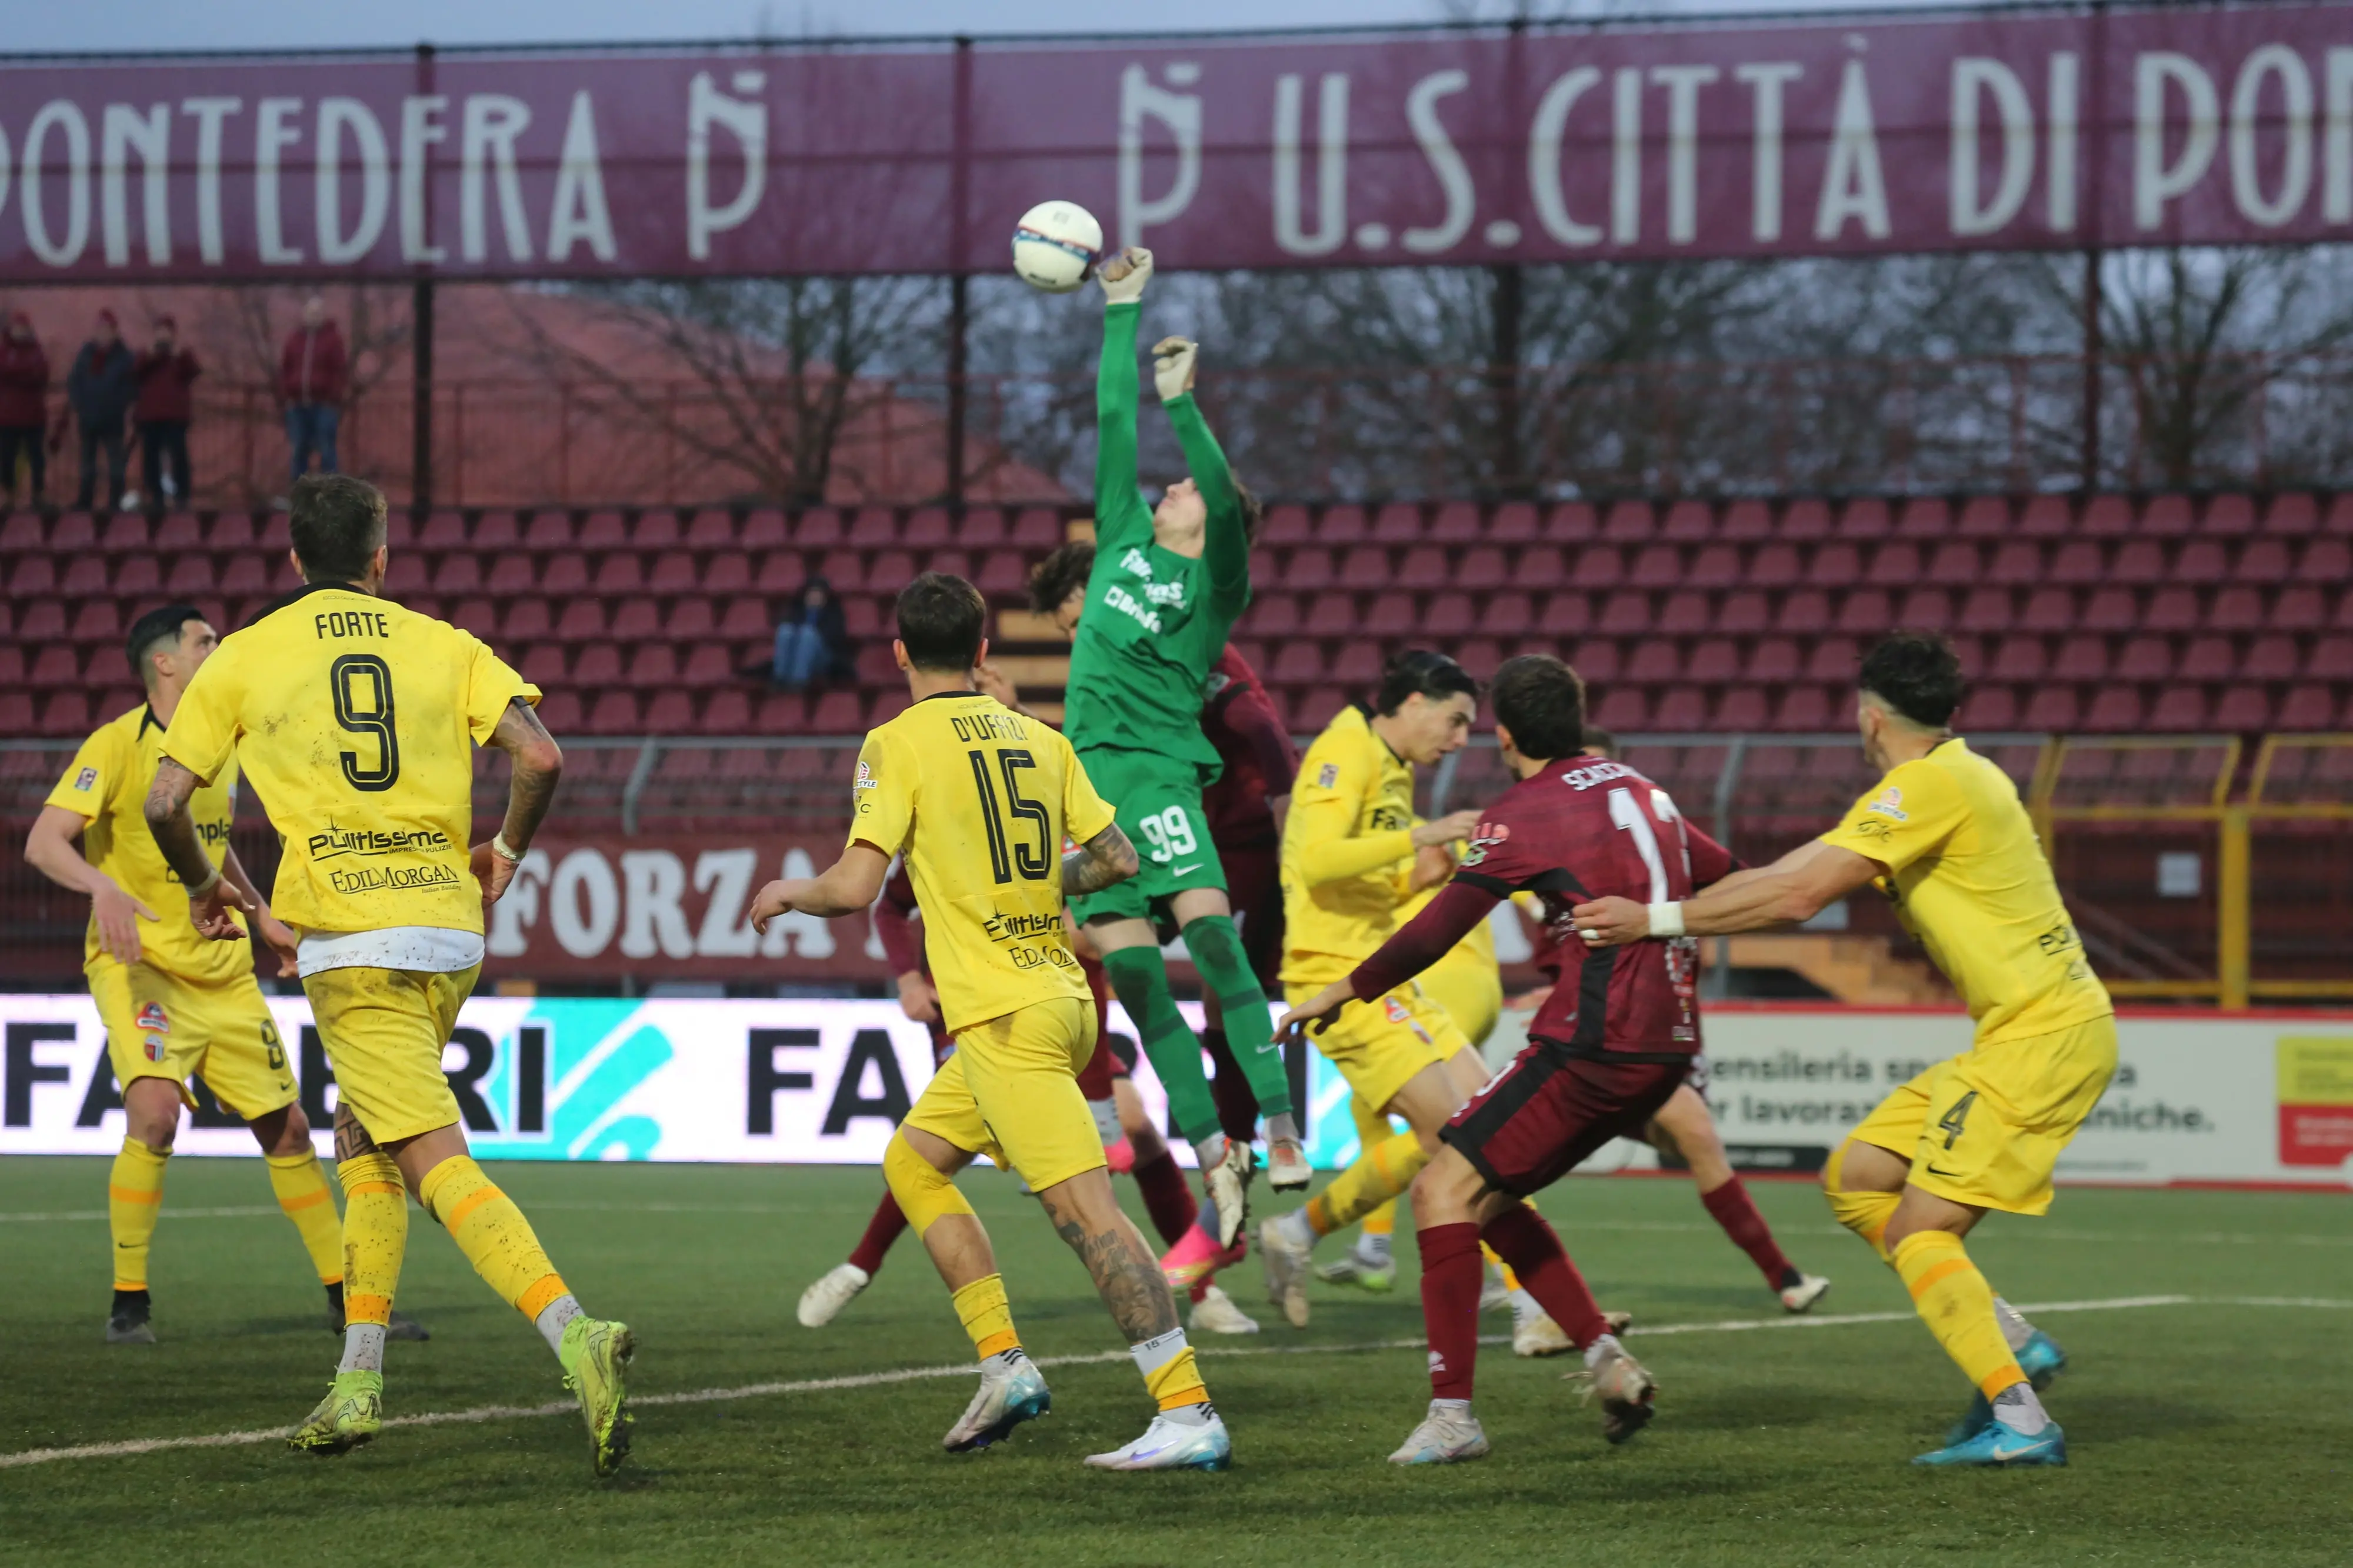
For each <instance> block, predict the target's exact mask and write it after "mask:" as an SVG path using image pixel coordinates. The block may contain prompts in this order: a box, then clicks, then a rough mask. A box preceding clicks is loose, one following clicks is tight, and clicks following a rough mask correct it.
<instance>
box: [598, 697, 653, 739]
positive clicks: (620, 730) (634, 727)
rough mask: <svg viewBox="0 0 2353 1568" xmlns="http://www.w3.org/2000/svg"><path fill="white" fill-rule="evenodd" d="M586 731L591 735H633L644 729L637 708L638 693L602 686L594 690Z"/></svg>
mask: <svg viewBox="0 0 2353 1568" xmlns="http://www.w3.org/2000/svg"><path fill="white" fill-rule="evenodd" d="M586 729H587V731H588V733H590V734H592V735H635V734H638V733H641V732H642V731H643V729H644V723H643V719H642V717H641V715H640V713H639V711H638V694H637V693H636V692H634V691H624V690H617V689H614V688H611V687H604V688H601V689H597V690H596V696H595V698H594V700H593V701H592V703H591V705H590V707H589V710H588V722H587V724H586Z"/></svg>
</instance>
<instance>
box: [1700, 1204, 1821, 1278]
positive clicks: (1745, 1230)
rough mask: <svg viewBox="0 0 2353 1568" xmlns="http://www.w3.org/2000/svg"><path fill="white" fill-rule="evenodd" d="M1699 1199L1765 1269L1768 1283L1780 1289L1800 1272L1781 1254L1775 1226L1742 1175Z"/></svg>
mask: <svg viewBox="0 0 2353 1568" xmlns="http://www.w3.org/2000/svg"><path fill="white" fill-rule="evenodd" d="M1699 1201H1700V1202H1701V1203H1703V1204H1704V1205H1706V1206H1707V1212H1708V1213H1710V1214H1712V1215H1715V1223H1716V1224H1718V1225H1720V1226H1723V1227H1724V1234H1725V1235H1726V1236H1728V1237H1732V1244H1733V1245H1734V1246H1735V1247H1738V1248H1740V1250H1741V1251H1743V1252H1745V1253H1746V1254H1748V1256H1749V1258H1750V1259H1751V1260H1752V1261H1753V1262H1755V1264H1756V1265H1757V1268H1759V1269H1761V1270H1763V1272H1764V1275H1765V1283H1766V1284H1767V1285H1768V1286H1770V1287H1772V1288H1773V1289H1776V1290H1778V1289H1781V1287H1782V1286H1784V1285H1787V1284H1789V1283H1790V1282H1791V1280H1792V1279H1793V1278H1794V1277H1795V1276H1796V1274H1797V1272H1798V1271H1797V1269H1796V1268H1793V1267H1792V1266H1791V1265H1790V1262H1789V1260H1788V1258H1784V1257H1783V1256H1782V1255H1781V1247H1780V1245H1779V1244H1778V1242H1776V1241H1775V1240H1774V1239H1773V1227H1772V1226H1769V1225H1767V1224H1766V1223H1765V1216H1764V1215H1761V1214H1758V1213H1757V1205H1756V1204H1755V1203H1754V1202H1753V1201H1752V1200H1751V1199H1750V1198H1749V1196H1748V1189H1747V1188H1746V1187H1745V1186H1743V1185H1742V1184H1741V1182H1740V1178H1739V1177H1738V1176H1735V1177H1733V1178H1732V1180H1730V1181H1728V1182H1726V1183H1725V1184H1724V1185H1722V1186H1720V1187H1717V1188H1715V1190H1714V1191H1713V1192H1705V1193H1702V1194H1700V1195H1699Z"/></svg>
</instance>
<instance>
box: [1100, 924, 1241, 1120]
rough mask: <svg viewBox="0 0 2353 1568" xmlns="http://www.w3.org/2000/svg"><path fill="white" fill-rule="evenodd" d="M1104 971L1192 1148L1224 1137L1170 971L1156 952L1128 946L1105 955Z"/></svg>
mask: <svg viewBox="0 0 2353 1568" xmlns="http://www.w3.org/2000/svg"><path fill="white" fill-rule="evenodd" d="M1103 971H1104V973H1107V974H1109V975H1110V976H1111V988H1112V992H1113V994H1115V995H1116V996H1118V998H1119V1005H1121V1006H1123V1007H1124V1008H1126V1009H1127V1016H1128V1017H1129V1018H1130V1019H1131V1020H1132V1021H1133V1022H1134V1025H1135V1026H1136V1028H1138V1029H1139V1030H1141V1031H1142V1032H1143V1035H1144V1054H1145V1056H1146V1057H1147V1058H1150V1059H1151V1062H1152V1070H1153V1071H1154V1072H1155V1073H1157V1074H1158V1075H1159V1077H1160V1087H1161V1088H1162V1089H1164V1090H1166V1092H1167V1095H1168V1114H1169V1115H1170V1116H1172V1117H1173V1118H1175V1119H1176V1131H1178V1132H1180V1133H1182V1134H1184V1137H1185V1141H1186V1142H1188V1143H1199V1142H1205V1141H1206V1140H1208V1139H1209V1138H1212V1137H1215V1136H1217V1135H1218V1134H1219V1126H1218V1102H1217V1101H1216V1100H1212V1099H1211V1098H1210V1097H1209V1079H1208V1075H1207V1074H1206V1073H1204V1072H1202V1070H1201V1042H1200V1041H1199V1040H1198V1039H1197V1038H1196V1037H1194V1034H1193V1031H1192V1030H1191V1029H1189V1028H1187V1026H1186V1024H1185V1016H1184V1015H1183V1014H1181V1013H1179V1012H1177V1011H1176V997H1175V996H1173V995H1171V994H1169V990H1168V966H1167V965H1166V964H1165V963H1162V962H1161V961H1160V950H1159V949H1158V948H1155V947H1124V948H1121V949H1120V950H1119V951H1118V952H1107V953H1104V954H1103Z"/></svg>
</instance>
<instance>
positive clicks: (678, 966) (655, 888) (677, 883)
mask: <svg viewBox="0 0 2353 1568" xmlns="http://www.w3.org/2000/svg"><path fill="white" fill-rule="evenodd" d="M840 852H841V837H840V836H839V834H823V835H799V836H796V835H790V834H770V833H744V834H736V835H727V834H662V833H651V834H639V835H633V836H631V837H627V838H620V839H616V838H610V837H585V838H571V837H565V835H564V834H562V833H561V832H554V831H551V832H547V833H543V834H541V835H540V836H539V837H538V838H536V839H535V840H533V844H532V847H531V852H530V853H529V854H527V855H525V856H524V857H523V858H522V864H521V865H519V866H517V867H516V868H515V875H514V880H513V881H512V882H511V883H509V884H508V885H507V890H506V894H505V896H504V897H503V898H501V899H500V900H499V901H498V902H497V903H496V904H495V905H493V906H492V907H491V919H490V927H489V930H488V931H486V932H485V933H484V937H485V941H484V944H483V945H484V948H485V954H484V958H483V963H482V973H484V974H485V975H487V976H490V977H491V978H493V979H495V978H496V977H498V976H501V975H529V976H531V977H533V978H534V979H542V980H552V981H566V980H580V979H597V980H602V981H606V982H607V983H610V982H612V981H614V980H616V979H617V978H618V977H620V976H622V975H625V974H626V975H632V976H635V977H637V978H638V979H639V980H642V981H662V980H752V981H776V982H784V983H787V984H792V983H801V984H835V983H845V982H854V981H862V980H880V979H886V978H889V977H890V965H889V964H888V963H885V962H884V961H883V955H882V944H881V942H879V941H878V940H876V938H875V936H874V933H873V930H872V927H871V922H870V921H867V920H863V919H858V918H851V919H848V920H839V921H824V920H819V919H818V918H817V917H816V916H814V915H803V914H791V915H786V916H784V917H782V918H781V919H778V920H776V921H770V922H769V925H768V931H767V934H766V935H765V936H763V935H761V934H760V933H759V932H757V931H754V930H753V929H752V924H751V921H750V920H749V918H748V915H749V911H750V910H751V905H752V900H753V897H754V895H755V894H757V893H758V892H759V890H760V889H761V888H762V887H763V886H764V885H765V884H766V883H767V882H769V881H771V880H773V879H776V878H778V877H814V876H816V875H817V874H818V871H820V870H822V869H824V868H826V867H828V866H829V865H831V864H832V863H833V860H834V858H835V857H836V856H837V855H839V853H840Z"/></svg>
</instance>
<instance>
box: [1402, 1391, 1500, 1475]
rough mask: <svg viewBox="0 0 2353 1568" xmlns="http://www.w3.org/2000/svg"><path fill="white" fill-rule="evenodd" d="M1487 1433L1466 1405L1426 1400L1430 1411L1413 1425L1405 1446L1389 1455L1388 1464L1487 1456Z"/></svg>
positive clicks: (1447, 1461)
mask: <svg viewBox="0 0 2353 1568" xmlns="http://www.w3.org/2000/svg"><path fill="white" fill-rule="evenodd" d="M1487 1452H1488V1450H1487V1434H1486V1433H1485V1432H1484V1431H1482V1430H1481V1428H1480V1426H1479V1418H1478V1417H1477V1416H1476V1415H1472V1414H1471V1409H1470V1406H1469V1405H1463V1406H1461V1407H1460V1408H1457V1407H1456V1406H1454V1405H1451V1403H1450V1402H1448V1401H1445V1400H1439V1399H1433V1400H1431V1401H1430V1414H1429V1415H1425V1416H1423V1417H1422V1419H1421V1425H1420V1426H1417V1427H1415V1428H1414V1429H1413V1432H1412V1435H1411V1436H1408V1437H1407V1438H1406V1440H1405V1446H1404V1447H1400V1448H1399V1449H1398V1451H1397V1452H1396V1453H1394V1454H1391V1455H1390V1456H1389V1463H1390V1464H1392V1465H1451V1464H1455V1463H1457V1462H1459V1461H1461V1460H1463V1459H1483V1458H1486V1457H1487Z"/></svg>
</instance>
